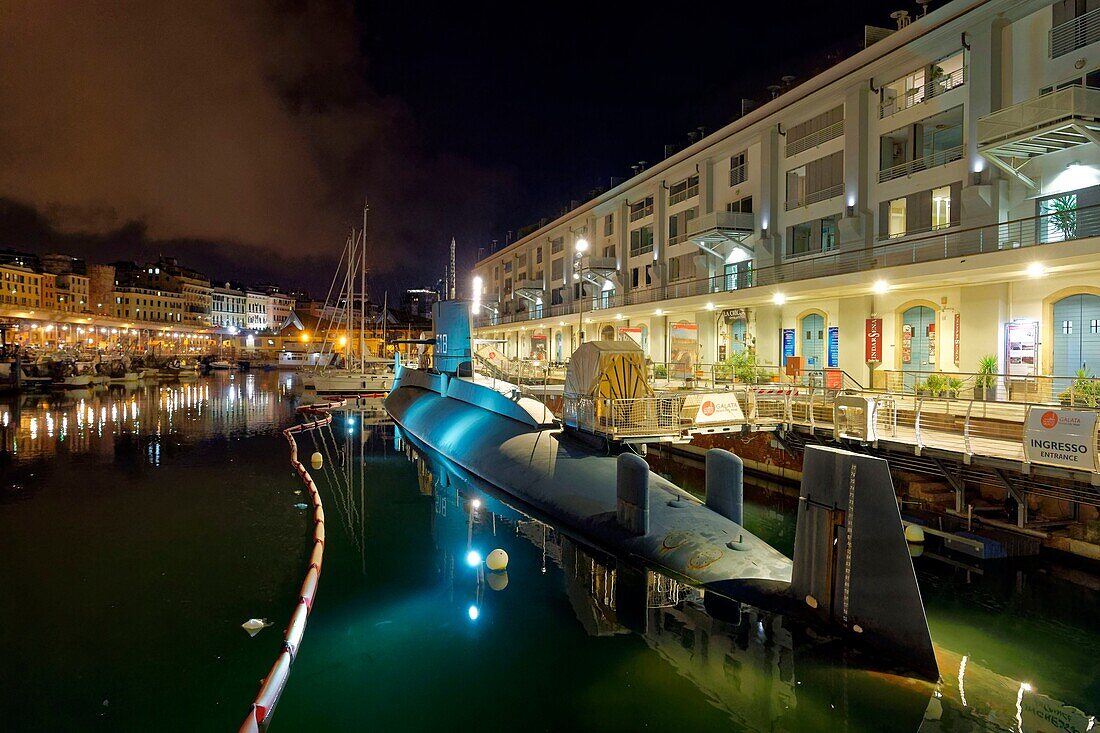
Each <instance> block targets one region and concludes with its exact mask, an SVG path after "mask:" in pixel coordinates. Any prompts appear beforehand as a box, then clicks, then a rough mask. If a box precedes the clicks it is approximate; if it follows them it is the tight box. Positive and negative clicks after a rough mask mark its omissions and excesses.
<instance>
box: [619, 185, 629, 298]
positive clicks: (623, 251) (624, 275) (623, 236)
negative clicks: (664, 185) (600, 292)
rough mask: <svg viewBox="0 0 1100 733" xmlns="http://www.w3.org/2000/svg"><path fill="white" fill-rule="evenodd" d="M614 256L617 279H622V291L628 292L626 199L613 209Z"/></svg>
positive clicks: (627, 212)
mask: <svg viewBox="0 0 1100 733" xmlns="http://www.w3.org/2000/svg"><path fill="white" fill-rule="evenodd" d="M615 227H616V229H615V256H616V257H617V258H618V270H619V280H621V281H622V286H623V289H622V292H623V293H624V294H625V293H629V292H630V291H631V289H632V287H633V286H632V285H631V283H630V204H628V203H627V201H626V199H623V200H622V201H621V202H620V203H619V208H618V209H616V211H615Z"/></svg>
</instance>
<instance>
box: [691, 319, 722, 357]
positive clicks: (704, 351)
mask: <svg viewBox="0 0 1100 733" xmlns="http://www.w3.org/2000/svg"><path fill="white" fill-rule="evenodd" d="M715 314H716V311H708V310H701V311H696V313H695V323H696V325H698V326H699V361H700V363H702V364H713V363H714V362H716V361H718V339H717V333H718V329H717V325H716V323H715Z"/></svg>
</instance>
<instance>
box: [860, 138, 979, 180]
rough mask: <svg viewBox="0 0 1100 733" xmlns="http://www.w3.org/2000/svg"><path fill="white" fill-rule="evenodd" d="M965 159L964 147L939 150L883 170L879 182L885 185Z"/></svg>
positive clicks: (957, 146)
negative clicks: (896, 179)
mask: <svg viewBox="0 0 1100 733" xmlns="http://www.w3.org/2000/svg"><path fill="white" fill-rule="evenodd" d="M962 157H963V146H962V145H956V146H955V147H953V148H947V149H946V150H937V151H936V152H934V153H932V154H931V155H925V156H923V157H921V158H917V159H916V160H910V161H908V162H905V163H902V164H901V165H895V166H892V167H890V168H883V169H882V170H881V171H879V173H878V182H879V183H885V182H886V181H892V180H894V179H895V178H905V177H906V176H911V175H913V174H914V173H919V172H921V171H926V170H929V169H930V168H936V167H938V166H941V165H947V164H948V163H952V162H954V161H956V160H959V159H961V158H962Z"/></svg>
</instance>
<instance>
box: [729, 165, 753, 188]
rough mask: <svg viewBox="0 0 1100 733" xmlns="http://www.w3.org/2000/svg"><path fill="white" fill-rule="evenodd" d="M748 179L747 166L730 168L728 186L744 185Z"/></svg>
mask: <svg viewBox="0 0 1100 733" xmlns="http://www.w3.org/2000/svg"><path fill="white" fill-rule="evenodd" d="M748 177H749V167H748V165H747V164H745V163H742V164H741V165H735V166H733V167H732V168H730V185H731V186H736V185H738V184H740V183H744V182H745V181H746V180H748Z"/></svg>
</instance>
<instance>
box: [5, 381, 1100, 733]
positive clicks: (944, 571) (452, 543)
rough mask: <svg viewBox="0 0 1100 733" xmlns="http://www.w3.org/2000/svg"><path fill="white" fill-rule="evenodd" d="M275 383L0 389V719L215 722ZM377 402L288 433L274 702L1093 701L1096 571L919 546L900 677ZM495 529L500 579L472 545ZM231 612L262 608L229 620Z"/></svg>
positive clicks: (257, 651) (535, 719)
mask: <svg viewBox="0 0 1100 733" xmlns="http://www.w3.org/2000/svg"><path fill="white" fill-rule="evenodd" d="M296 402H297V398H296V397H295V395H294V394H293V391H292V390H291V385H289V384H288V383H287V378H286V376H283V377H279V376H278V375H276V374H256V375H240V374H238V375H232V376H229V375H221V376H218V377H216V378H213V379H209V380H202V381H200V382H198V383H195V384H192V385H145V386H142V387H139V388H137V389H135V390H126V391H123V390H119V391H114V390H112V391H97V392H89V393H85V394H80V393H70V394H66V395H56V396H48V397H35V398H27V399H21V400H16V399H14V398H10V397H4V396H0V439H2V443H0V553H2V555H0V557H2V558H3V566H2V567H3V568H4V569H3V575H2V578H0V579H2V580H3V584H4V593H3V594H2V595H0V598H2V600H0V660H2V662H0V689H2V690H3V691H4V694H3V695H2V696H0V720H3V721H4V728H5V729H12V730H112V731H114V730H126V731H129V730H181V731H183V730H186V731H197V730H203V731H205V730H226V729H229V730H233V729H236V726H238V725H239V724H240V721H241V719H242V718H243V715H244V713H245V712H246V710H247V706H248V702H249V701H250V700H251V699H252V697H253V696H254V695H255V693H256V691H257V689H258V686H259V681H260V678H261V677H263V675H264V674H266V672H267V670H268V668H269V667H270V665H271V662H272V661H273V660H274V658H275V656H276V654H277V653H278V651H279V649H280V647H281V630H282V628H283V627H284V626H285V624H286V622H287V619H288V618H289V615H290V612H291V610H292V609H293V604H294V599H295V597H296V594H297V589H298V586H299V584H300V582H301V578H302V576H303V574H304V570H305V562H306V556H307V550H308V548H309V545H308V539H307V538H308V536H309V532H310V527H309V523H308V519H307V516H306V514H305V513H304V512H302V511H301V510H299V509H296V508H295V504H297V503H298V502H300V501H301V500H302V496H301V494H299V493H295V492H298V491H300V490H301V486H300V484H299V483H298V482H297V480H296V478H295V477H294V476H293V475H292V474H291V473H290V471H289V468H288V465H287V462H286V458H287V453H286V443H285V440H284V439H283V438H282V437H281V436H280V435H279V434H278V429H279V428H280V427H282V426H284V425H287V424H290V423H291V422H292V421H293V420H294V419H295V418H294V415H293V407H294V405H295V404H296ZM349 417H350V418H351V420H352V422H351V424H350V425H349V424H348V422H347V420H348V418H349ZM372 422H377V419H376V416H375V415H370V414H361V413H353V414H350V415H342V416H341V419H340V420H338V421H337V422H336V423H335V425H334V427H333V429H332V430H331V431H330V432H325V433H322V434H319V435H306V436H303V437H302V438H301V449H302V451H303V452H305V453H311V452H313V451H314V450H317V451H320V452H322V453H323V455H324V456H325V457H326V460H325V462H324V466H323V468H322V469H321V470H319V471H315V472H314V473H315V476H316V478H317V481H318V484H319V486H320V488H321V492H322V495H323V498H324V501H325V508H326V516H327V525H328V531H327V544H326V551H325V564H324V570H323V574H322V578H321V583H320V589H319V592H318V596H317V601H316V603H315V606H314V612H313V614H312V615H311V617H310V621H309V626H308V629H307V631H306V635H305V640H304V643H303V646H302V649H301V651H300V653H299V656H298V659H297V661H296V663H295V665H294V668H293V670H292V673H291V677H290V683H289V686H288V688H287V691H286V693H285V694H284V697H283V699H282V701H281V702H280V703H279V706H278V708H277V709H276V711H275V715H274V720H273V723H272V729H273V730H275V731H279V730H287V731H295V730H303V731H325V730H347V729H359V728H367V727H370V728H377V729H380V730H513V729H531V730H564V731H571V730H605V731H616V730H641V729H648V730H683V729H688V728H694V729H699V730H753V731H801V730H848V731H862V730H891V731H893V730H898V731H916V730H922V731H941V730H942V731H986V730H1004V731H1021V730H1022V731H1029V732H1032V731H1045V730H1071V731H1084V730H1086V729H1087V727H1088V725H1089V723H1088V718H1087V716H1086V715H1084V714H1082V713H1080V712H1079V711H1077V710H1075V709H1073V708H1076V709H1079V710H1084V711H1087V713H1088V714H1093V713H1095V712H1096V711H1097V710H1098V709H1100V672H1098V665H1097V663H1096V659H1097V657H1098V653H1100V620H1098V618H1097V616H1098V611H1100V603H1098V601H1100V595H1098V593H1097V592H1096V591H1095V590H1090V589H1089V588H1088V585H1087V583H1090V582H1091V583H1095V582H1096V581H1095V579H1090V578H1087V577H1085V576H1081V577H1080V578H1077V580H1083V581H1084V584H1082V583H1079V582H1071V581H1070V580H1068V579H1067V578H1065V577H1062V575H1063V574H1064V572H1067V571H1062V570H1060V569H1057V568H1055V569H1054V570H1050V569H1044V568H1042V567H1038V566H1033V565H1028V564H1001V565H996V564H994V565H987V566H986V567H985V568H984V572H977V571H975V570H973V569H966V568H960V567H955V566H951V565H947V564H945V563H943V562H937V561H935V560H933V559H930V558H926V557H922V558H920V559H918V560H917V569H918V575H919V578H920V582H921V587H922V591H923V593H924V596H925V602H926V606H927V609H928V616H929V622H930V625H931V627H932V635H933V639H934V640H935V642H936V644H937V646H938V647H939V652H940V659H941V669H942V671H943V675H944V679H943V681H942V683H941V684H940V685H936V686H933V685H927V684H923V683H916V682H910V681H907V680H904V679H901V678H898V677H894V676H890V675H886V674H881V673H875V672H868V671H865V669H864V668H865V666H866V665H865V664H864V662H866V659H864V658H861V657H860V656H859V655H858V654H853V653H851V652H850V651H848V650H845V649H843V648H841V647H840V646H839V645H838V644H836V643H833V642H830V641H829V640H824V639H818V638H815V637H814V636H813V635H812V634H811V633H808V632H807V631H806V630H804V629H801V628H798V627H797V626H796V625H793V624H791V623H790V622H789V621H787V620H786V619H783V618H782V617H780V616H777V615H775V614H769V613H765V612H761V611H758V610H756V609H751V608H747V607H745V608H741V609H736V611H735V610H734V609H730V608H725V609H723V610H722V613H711V612H708V609H707V608H706V606H705V605H704V601H703V600H702V599H701V598H700V595H699V593H698V592H697V591H696V590H694V589H691V588H688V587H685V586H682V585H679V584H676V583H674V582H672V581H671V580H669V579H667V578H660V577H659V576H654V575H646V574H645V573H644V572H641V571H640V570H639V569H638V568H632V567H630V566H628V565H624V564H622V563H619V562H618V561H616V560H615V559H614V558H611V557H607V556H605V555H603V554H602V553H601V552H599V551H598V550H594V549H593V548H585V547H582V546H580V545H578V544H577V543H576V542H574V541H572V540H570V539H569V538H568V537H565V536H562V535H561V534H560V533H558V532H557V531H556V530H555V529H554V528H553V527H550V526H547V525H544V524H540V523H538V522H536V521H533V520H532V519H530V518H529V517H525V516H523V515H521V514H518V513H517V512H515V511H513V510H512V509H510V508H509V507H508V506H507V505H506V504H503V503H501V502H500V501H499V498H500V497H493V496H490V495H486V494H480V493H477V492H474V491H471V490H470V489H468V487H466V486H465V485H463V484H462V483H461V481H459V480H457V479H456V478H455V477H453V476H448V475H446V474H445V472H443V471H441V470H440V469H439V467H438V463H437V464H436V467H435V468H434V469H433V468H432V466H431V465H429V464H427V463H424V462H422V461H420V462H417V461H411V460H409V458H407V457H406V456H405V455H404V454H403V453H402V452H400V451H398V450H396V449H395V447H394V442H393V436H392V428H390V427H387V426H385V425H377V424H371V423H372ZM662 470H665V469H664V468H663V469H662ZM667 470H668V471H670V475H671V476H672V478H674V479H675V480H677V481H679V482H681V483H682V484H684V485H686V486H688V487H689V488H692V487H697V486H698V485H699V479H700V476H699V475H698V474H697V473H695V472H693V471H691V470H690V469H685V468H682V467H674V466H669V467H667ZM475 498H476V499H478V500H479V501H480V502H481V505H480V507H478V508H477V509H474V507H473V503H472V502H473V499H475ZM750 499H751V501H750V503H749V504H748V506H747V507H746V515H747V520H746V522H747V524H748V526H749V529H750V530H751V531H753V532H754V533H756V534H758V535H760V536H762V537H764V538H766V539H768V540H769V541H770V542H772V543H774V544H775V545H776V546H778V547H780V548H781V549H783V550H784V551H786V552H788V553H789V552H790V551H791V548H792V546H793V536H794V528H793V516H794V515H793V505H792V503H791V501H790V500H789V499H787V498H785V497H782V496H779V495H776V494H768V493H765V492H763V491H756V492H755V493H753V494H751V496H750ZM497 547H499V548H503V549H505V550H506V551H507V552H508V554H509V556H510V562H509V565H508V571H507V575H506V582H505V577H504V576H501V575H495V574H491V573H486V572H485V571H484V569H483V568H482V569H481V570H480V571H479V570H478V569H477V568H475V567H472V566H470V565H468V564H467V563H466V554H467V552H468V550H469V549H471V548H472V549H475V550H477V551H478V552H479V553H480V554H482V555H485V554H486V553H488V552H489V551H490V550H492V549H494V548H497ZM638 598H643V599H645V601H643V602H641V603H639V602H638V600H637V599H638ZM631 599H633V600H631ZM471 609H476V613H474V614H471ZM472 615H476V619H474V618H471V616H472ZM253 616H256V617H266V618H269V619H270V620H271V621H273V622H274V626H273V627H272V628H270V629H267V630H265V631H263V632H261V633H260V634H259V635H257V636H256V637H255V638H250V637H249V636H248V635H247V634H245V633H244V632H243V631H242V630H241V628H240V624H241V622H243V621H244V620H245V619H247V618H250V617H253ZM1024 683H1026V685H1025V684H1024ZM1029 688H1030V689H1029ZM1063 703H1064V704H1066V705H1070V706H1073V708H1063V707H1062V704H1063ZM1040 721H1048V722H1045V723H1040ZM1050 721H1053V722H1050ZM1044 725H1045V726H1046V727H1042V726H1044Z"/></svg>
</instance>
